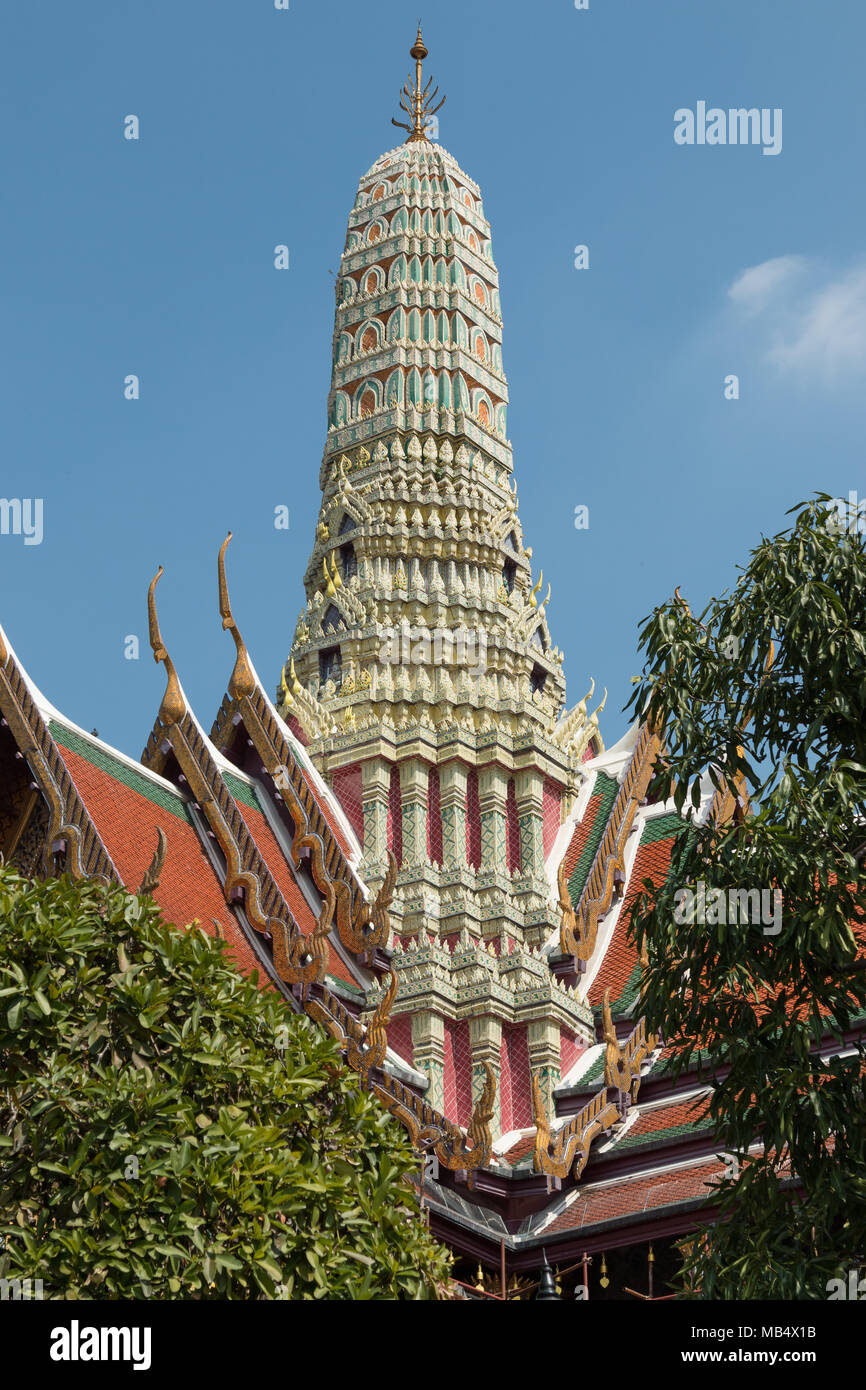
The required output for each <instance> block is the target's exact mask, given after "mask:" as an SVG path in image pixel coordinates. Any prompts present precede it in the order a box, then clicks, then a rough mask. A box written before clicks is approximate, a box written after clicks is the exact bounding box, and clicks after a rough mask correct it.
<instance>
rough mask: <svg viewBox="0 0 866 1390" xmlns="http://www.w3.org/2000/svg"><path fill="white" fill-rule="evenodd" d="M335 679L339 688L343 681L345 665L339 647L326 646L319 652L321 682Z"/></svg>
mask: <svg viewBox="0 0 866 1390" xmlns="http://www.w3.org/2000/svg"><path fill="white" fill-rule="evenodd" d="M326 681H333V682H334V684H335V685H336V686H337V687H338V688H339V687H340V686H341V685H342V683H343V667H342V663H341V660H340V648H339V647H325V649H324V650H323V651H320V652H319V684H320V685H324V684H325V682H326Z"/></svg>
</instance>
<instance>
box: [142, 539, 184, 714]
mask: <svg viewBox="0 0 866 1390" xmlns="http://www.w3.org/2000/svg"><path fill="white" fill-rule="evenodd" d="M162 575H163V568H162V565H160V567H159V569H158V570H157V572H156V574H155V575H154V576H153V579H152V580H151V581H150V588H149V589H148V591H147V629H148V635H149V638H150V648H151V651H152V652H153V659H154V661H155V662H157V664H158V663H159V662H160V661H162V662H164V664H165V673H166V681H167V683H166V687H165V694H164V695H163V697H162V704H161V705H160V707H159V719H160V722H161V723H162V724H179V723H180V721H181V719H182V718H183V716H184V715H185V714H186V702H185V700H184V698H183V692H182V691H181V688H180V681H179V680H178V678H177V671H176V670H175V669H174V662H173V661H172V659H171V657H170V656H169V654H168V652H167V651H166V649H165V643H164V642H163V640H162V633H161V632H160V630H159V618H158V617H157V616H156V586H157V584H158V583H159V581H160V579H161V578H162Z"/></svg>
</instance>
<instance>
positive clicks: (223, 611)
mask: <svg viewBox="0 0 866 1390" xmlns="http://www.w3.org/2000/svg"><path fill="white" fill-rule="evenodd" d="M231 538H232V533H231V531H229V533H228V535H227V536H226V538H225V540H224V541H223V543H222V545H221V546H220V553H219V559H218V560H217V573H218V575H219V594H220V617H221V618H222V620H223V631H225V629H226V628H228V630H229V632H230V633H231V635H232V637H233V638H234V639H235V647H236V649H237V657H236V659H235V669H234V670H233V671H232V674H231V678H230V680H229V694H230V695H231V696H232V698H233V699H234V700H242V699H243V698H244V696H245V695H252V693H253V691H254V690H255V688H256V679H255V676H254V675H253V671H252V667H251V666H250V659H249V656H248V655H247V649H246V647H245V645H244V639H243V638H242V637H241V634H240V632H239V631H238V625H237V623H236V622H235V620H234V618H233V617H232V606H231V604H230V603H229V586H228V584H227V583H226V548H227V546H228V543H229V541H230V540H231Z"/></svg>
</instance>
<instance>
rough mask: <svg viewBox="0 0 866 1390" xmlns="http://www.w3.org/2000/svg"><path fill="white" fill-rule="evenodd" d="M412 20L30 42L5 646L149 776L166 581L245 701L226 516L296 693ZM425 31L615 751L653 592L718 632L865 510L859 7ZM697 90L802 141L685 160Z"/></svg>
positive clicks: (309, 0) (528, 13)
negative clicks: (349, 278)
mask: <svg viewBox="0 0 866 1390" xmlns="http://www.w3.org/2000/svg"><path fill="white" fill-rule="evenodd" d="M417 14H418V10H417V6H411V7H409V6H406V5H404V4H403V5H401V4H397V3H389V2H388V0H366V3H364V4H363V5H359V4H357V3H351V4H350V3H345V2H344V0H315V3H314V0H291V4H290V9H289V10H288V11H277V10H275V8H274V6H273V0H234V2H233V3H232V2H231V0H208V2H207V3H204V0H171V2H169V0H149V3H148V4H147V5H142V4H140V3H137V4H132V3H127V2H126V0H110V3H109V2H108V0H103V2H102V3H85V4H84V5H81V6H71V5H68V4H61V3H59V0H51V2H50V3H42V4H39V5H30V6H16V7H14V8H13V9H12V10H10V12H9V13H8V14H7V16H6V18H5V25H4V29H5V35H4V38H5V42H4V49H5V59H6V62H5V73H4V80H3V83H2V92H0V101H2V106H3V113H2V128H3V146H4V161H3V162H4V169H3V182H4V193H5V203H6V213H7V215H6V218H5V219H4V224H3V229H2V233H0V237H2V260H0V267H2V271H0V273H2V279H3V292H2V300H3V307H4V331H3V334H2V352H3V363H2V372H0V390H2V409H0V422H2V423H0V430H2V481H0V496H4V497H6V498H15V497H18V498H37V497H41V498H42V499H43V507H44V522H43V527H44V534H43V540H42V543H41V544H40V545H30V546H25V544H24V541H23V537H22V536H14V535H5V536H0V621H2V622H3V625H4V626H5V628H6V631H7V633H8V635H9V637H10V640H11V641H12V642H13V644H14V645H15V647H16V649H17V651H18V653H19V655H20V657H21V659H22V660H23V661H24V663H25V665H26V666H27V668H28V669H29V671H30V673H31V675H32V677H33V678H34V680H35V681H36V682H37V684H38V685H39V686H40V687H41V688H42V689H43V690H44V692H45V693H46V694H47V695H48V696H49V698H50V699H52V700H53V702H54V703H55V704H56V705H58V706H59V707H60V708H61V709H63V710H64V711H65V713H66V714H68V715H69V716H70V717H71V718H72V719H74V720H75V721H76V722H78V723H79V724H82V725H83V726H84V727H86V728H88V729H89V728H91V727H93V726H95V727H97V728H98V729H99V732H100V734H101V735H102V737H103V738H106V739H108V740H109V741H110V742H112V743H114V744H116V745H117V746H119V747H121V748H122V749H124V750H125V751H127V752H129V753H132V754H134V755H138V754H139V753H140V751H141V748H142V746H143V744H144V742H145V739H146V737H147V733H148V732H149V729H150V727H151V725H152V722H153V718H154V716H155V713H156V709H157V707H158V704H159V699H160V696H161V692H162V689H163V684H164V677H163V674H162V672H161V671H158V670H157V669H156V668H155V667H154V665H153V662H152V660H151V657H150V652H149V648H148V646H147V624H146V604H145V600H146V592H147V585H148V583H149V580H150V578H151V576H152V574H153V572H154V570H155V569H156V566H157V564H162V565H164V566H165V571H166V573H165V576H164V578H163V580H162V583H161V585H160V590H159V600H160V616H161V622H162V629H163V636H164V638H165V640H166V644H167V646H168V649H169V651H170V652H171V653H172V655H173V657H174V659H175V662H176V664H177V667H178V670H179V672H180V675H181V679H182V681H183V683H184V686H185V688H186V690H187V693H188V695H189V696H190V698H191V700H192V702H193V704H194V706H195V708H196V711H197V713H198V715H199V718H200V719H201V720H202V722H203V723H204V724H205V725H206V726H209V724H210V721H211V719H212V717H213V715H214V714H215V712H216V709H217V707H218V704H219V700H220V698H221V696H222V692H223V690H224V687H225V682H226V679H227V677H228V674H229V672H230V670H231V665H232V654H233V647H232V643H231V639H230V637H229V635H228V634H225V633H223V632H222V631H221V627H220V620H219V617H218V613H217V593H216V556H217V550H218V547H219V544H220V541H221V540H222V538H223V536H224V535H225V532H226V530H227V529H228V528H231V529H232V530H233V531H234V533H235V539H234V541H233V544H232V547H231V549H230V551H229V578H230V585H231V592H232V600H233V606H234V610H235V616H236V618H237V620H238V622H239V624H240V626H241V630H242V631H243V633H244V635H245V638H246V640H247V644H248V646H249V648H250V650H251V652H252V655H253V658H254V660H255V663H256V666H257V668H258V670H259V672H260V674H261V676H262V678H263V679H264V680H265V681H266V683H267V685H268V687H269V688H271V687H273V686H274V685H275V683H276V681H277V679H278V674H279V669H280V663H281V661H282V660H283V659H284V657H285V655H286V652H287V650H288V647H289V644H290V641H291V636H292V633H293V631H294V625H295V620H296V617H297V613H298V610H299V608H300V606H301V602H302V596H303V595H302V585H301V576H302V573H303V570H304V566H305V564H306V560H307V555H308V551H309V549H310V546H311V543H312V538H313V528H314V525H315V520H316V515H317V511H318V504H319V497H320V494H319V489H318V471H319V464H320V461H321V455H322V446H323V442H324V434H325V401H326V395H327V391H328V385H329V376H330V348H331V333H332V328H333V307H334V295H333V278H332V274H333V271H335V270H336V268H337V266H338V261H339V255H340V252H341V250H342V246H343V241H344V236H345V226H346V218H347V216H348V213H349V210H350V208H351V206H352V202H353V200H354V195H355V189H356V185H357V181H358V179H359V177H360V175H361V174H362V173H363V172H364V171H365V170H366V169H367V168H368V167H369V166H370V164H371V163H372V162H373V161H374V160H375V159H376V158H377V157H378V156H379V155H380V154H381V153H382V152H383V151H385V150H387V149H389V148H392V147H393V146H394V145H395V144H396V143H398V136H399V135H400V134H401V133H400V132H398V131H395V130H394V128H393V127H392V126H391V124H390V118H391V116H392V115H396V114H398V112H397V96H398V92H399V88H400V85H401V84H402V82H403V80H404V79H405V76H406V73H407V71H408V68H409V65H410V60H409V58H408V48H409V46H410V44H411V42H412V40H413V38H414V27H415V21H416V19H417ZM421 14H422V18H423V23H424V37H425V41H426V43H427V45H428V47H429V49H430V57H429V59H428V63H427V67H428V68H429V71H430V72H431V73H432V74H433V75H434V77H435V78H436V80H437V81H438V82H439V83H440V86H441V89H442V90H443V91H444V92H446V93H447V97H448V100H447V104H446V105H445V107H444V108H443V110H442V111H441V112H440V139H441V142H442V144H443V145H444V146H445V147H446V148H447V149H448V150H449V151H450V152H451V153H452V154H453V155H454V156H455V157H456V158H457V160H458V161H459V163H460V164H461V165H462V167H463V168H464V169H465V170H466V171H467V173H469V174H470V175H471V176H472V177H473V178H474V179H476V180H477V181H478V183H479V184H480V186H481V190H482V193H483V196H484V203H485V210H486V213H487V216H488V218H489V219H490V222H491V226H492V234H493V253H494V257H495V259H496V262H497V265H498V267H499V274H500V283H501V295H502V306H503V317H504V344H503V355H504V361H505V368H506V372H507V374H508V378H509V387H510V393H511V406H510V412H509V433H510V436H511V440H512V444H513V446H514V453H515V464H516V476H517V481H518V491H519V496H520V512H521V518H522V521H523V527H524V533H525V536H526V540H527V543H528V544H530V545H532V547H533V550H534V563H535V565H536V568H538V567H540V568H543V570H544V578H545V586H546V583H547V581H548V580H550V581H551V583H552V587H553V598H552V600H551V603H550V607H549V610H548V616H549V620H550V626H551V632H552V636H553V640H554V641H555V642H556V643H557V644H558V645H559V646H560V647H562V648H563V650H564V651H565V653H566V666H565V671H566V676H567V678H568V684H569V691H568V693H569V703H570V704H573V703H574V702H575V701H576V700H578V699H579V698H580V697H581V696H582V695H583V693H584V690H585V688H586V686H587V685H588V683H589V677H590V675H592V676H594V677H595V680H596V684H597V687H598V690H599V692H600V691H601V689H602V688H603V687H604V686H608V687H609V689H610V696H609V699H608V704H607V709H606V712H605V717H604V720H603V723H602V732H603V734H604V735H605V738H606V741H607V742H608V743H612V742H613V741H614V740H615V739H616V738H617V737H618V736H619V735H620V733H621V732H622V731H623V729H624V727H625V719H624V716H623V715H622V714H621V713H620V710H621V707H622V705H623V704H624V702H625V701H626V699H627V698H628V694H629V690H630V686H629V678H630V677H631V676H632V675H633V674H635V673H636V672H637V670H638V666H639V661H638V656H637V650H636V645H637V629H638V625H639V622H640V620H641V618H642V617H643V616H644V615H646V614H647V613H648V612H649V611H650V609H651V608H652V607H653V606H654V605H655V604H656V603H659V602H661V601H662V600H663V599H664V598H665V597H667V596H668V595H669V594H670V593H671V591H672V589H673V587H674V586H675V585H676V584H679V585H681V586H682V589H683V592H684V593H685V594H686V595H687V597H688V598H689V599H690V600H691V601H692V603H693V605H697V606H700V605H702V603H703V602H704V601H705V600H706V599H707V598H708V597H709V596H710V595H711V594H714V593H718V592H719V591H720V590H722V589H723V588H724V587H726V586H728V585H729V584H730V583H731V582H732V581H733V580H734V579H735V576H736V565H737V564H738V563H742V562H743V561H744V559H745V557H746V555H747V553H748V550H749V548H750V547H751V546H752V545H754V544H755V543H756V542H757V541H758V539H759V537H760V535H761V534H762V533H764V534H772V533H773V532H775V531H776V530H778V529H780V528H781V527H782V526H783V525H784V524H785V521H784V513H785V511H786V510H787V508H789V507H790V506H792V505H793V504H794V503H795V502H797V501H798V500H800V499H802V498H803V497H805V496H806V495H808V494H811V493H813V492H815V491H817V490H819V489H820V490H825V491H827V492H830V493H831V494H833V495H847V493H848V492H849V491H850V490H852V489H853V490H856V491H858V493H859V495H860V496H863V495H866V469H864V466H863V440H864V424H866V391H864V384H866V247H864V242H863V227H864V226H866V215H864V213H866V208H864V203H866V180H864V178H863V168H864V163H866V161H864V154H866V128H864V123H866V116H864V103H863V100H862V55H863V52H864V47H866V7H864V6H863V4H862V3H861V0H825V3H824V4H822V5H818V4H817V3H806V0H728V3H726V4H724V5H722V4H711V3H708V0H704V2H703V3H700V4H697V3H695V0H658V3H650V2H649V0H640V2H638V0H590V8H589V10H588V11H577V10H575V8H574V5H573V3H572V0H543V3H541V4H538V5H534V6H530V5H527V4H515V3H512V2H511V0H497V2H496V3H491V2H489V0H475V3H466V0H460V2H458V0H455V2H454V3H451V2H450V0H449V2H447V3H446V2H445V0H439V2H437V3H427V4H426V5H425V6H424V7H423V9H422V11H421ZM698 101H706V102H707V104H708V105H709V106H718V107H721V108H725V109H726V108H729V107H738V106H747V107H752V106H755V107H759V108H764V107H766V108H777V107H780V108H781V109H782V111H783V144H782V151H781V153H780V154H779V155H778V156H775V157H772V156H765V155H763V154H762V151H761V149H760V148H759V147H753V146H746V147H743V146H724V147H721V146H715V147H711V146H707V145H705V146H697V145H696V146H692V147H688V146H678V145H677V144H675V142H674V139H673V132H674V112H675V111H676V110H677V109H678V108H683V107H691V108H693V109H694V108H695V107H696V104H697V102H698ZM130 113H132V114H136V115H137V116H138V117H139V119H140V123H141V132H140V139H139V141H137V142H132V141H126V140H124V138H123V122H124V117H125V116H127V115H128V114H130ZM277 243H286V244H287V245H288V246H289V248H290V254H291V268H290V270H288V271H286V272H278V271H276V270H275V269H274V268H273V248H274V246H275V245H276V244H277ZM579 243H585V244H587V245H588V246H589V249H590V266H589V269H588V270H583V271H577V270H575V269H574V265H573V260H574V247H575V246H576V245H577V244H579ZM128 373H136V374H137V375H139V377H140V380H141V398H140V399H139V400H138V401H126V400H125V399H124V395H123V382H124V378H125V376H126V375H127V374H128ZM729 373H736V374H737V375H738V377H739V381H740V398H739V399H738V400H726V399H725V395H724V378H725V376H726V375H727V374H729ZM278 504H286V505H288V506H289V508H290V512H291V526H290V529H289V530H288V531H287V532H285V531H276V530H275V529H274V528H273V523H272V518H273V509H274V507H275V506H277V505H278ZM579 504H585V505H587V506H588V507H589V509H590V526H589V529H588V530H587V531H578V530H575V528H574V524H573V517H574V508H575V506H577V505H579ZM128 634H137V635H138V636H139V637H140V639H141V645H142V654H141V659H140V660H139V661H128V660H125V659H124V638H125V637H126V636H127V635H128Z"/></svg>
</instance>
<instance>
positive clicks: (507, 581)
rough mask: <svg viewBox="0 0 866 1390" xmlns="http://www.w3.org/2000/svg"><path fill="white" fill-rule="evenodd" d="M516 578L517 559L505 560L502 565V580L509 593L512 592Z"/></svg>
mask: <svg viewBox="0 0 866 1390" xmlns="http://www.w3.org/2000/svg"><path fill="white" fill-rule="evenodd" d="M516 578H517V561H516V560H506V561H505V563H504V564H503V566H502V582H503V584H504V585H505V588H506V591H507V592H508V593H509V594H513V593H514V581H515V579H516Z"/></svg>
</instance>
